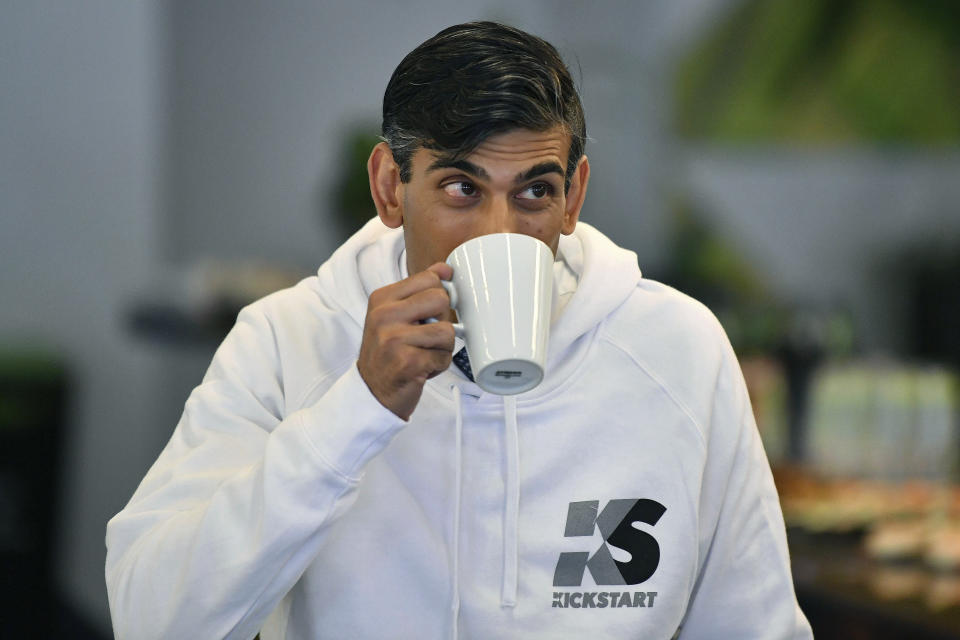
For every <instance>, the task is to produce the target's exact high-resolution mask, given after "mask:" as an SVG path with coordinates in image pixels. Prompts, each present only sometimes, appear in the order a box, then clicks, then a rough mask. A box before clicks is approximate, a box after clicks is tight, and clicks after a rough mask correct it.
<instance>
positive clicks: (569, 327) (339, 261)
mask: <svg viewBox="0 0 960 640" xmlns="http://www.w3.org/2000/svg"><path fill="white" fill-rule="evenodd" d="M403 249H404V244H403V230H402V229H390V228H388V227H387V226H386V225H384V224H383V223H382V222H381V221H380V219H379V218H373V219H371V220H370V221H369V222H367V224H365V225H364V226H363V228H361V229H360V230H359V231H357V233H355V234H354V235H353V236H352V237H351V238H350V239H349V240H347V241H346V242H345V243H344V244H343V245H342V246H341V247H340V248H339V249H337V251H336V252H334V254H333V255H332V256H331V257H330V259H329V260H327V262H325V263H324V264H323V266H321V267H320V270H319V272H318V274H317V275H318V278H319V285H320V290H321V296H322V297H323V298H324V300H325V302H326V303H327V304H328V305H330V306H332V307H339V308H342V309H344V310H345V311H346V312H347V313H348V314H349V316H350V317H351V318H352V319H353V321H354V322H356V323H357V325H358V326H360V327H363V324H364V320H365V318H366V313H367V300H368V298H369V296H370V294H371V293H372V292H373V291H374V290H376V289H379V288H380V287H383V286H386V285H388V284H391V283H394V282H397V281H398V280H400V278H401V276H400V268H399V260H400V254H401V253H402V252H403ZM558 254H559V255H560V256H563V258H564V259H565V260H566V261H567V263H568V265H569V266H570V268H571V269H572V270H573V271H574V273H576V274H577V276H578V278H579V284H578V285H577V290H576V292H575V293H574V294H573V296H572V297H571V299H570V301H569V303H568V304H567V306H566V308H565V309H564V311H563V313H562V314H561V315H560V317H559V318H557V319H555V322H554V324H553V326H552V327H551V329H550V342H549V351H548V355H547V370H548V371H549V370H550V368H551V367H550V365H551V363H555V362H556V361H557V359H558V358H559V357H561V355H562V354H563V353H565V352H566V351H567V350H568V348H569V347H570V345H572V344H573V342H574V341H576V340H577V338H579V337H580V336H582V335H583V334H585V333H587V332H588V331H590V330H592V329H593V328H594V327H595V326H597V324H599V323H600V322H601V321H602V320H603V319H604V318H606V317H607V316H608V315H609V314H610V313H611V312H612V311H613V310H614V309H616V308H617V307H618V306H620V305H621V304H622V303H623V302H624V301H625V300H626V299H627V297H628V296H629V295H630V293H631V292H632V291H633V290H634V289H635V288H636V286H637V284H638V283H639V281H640V278H641V275H640V269H639V267H638V266H637V255H636V254H635V253H634V252H633V251H628V250H626V249H623V248H620V247H618V246H617V245H615V244H614V243H613V242H612V241H611V240H610V239H609V238H607V237H606V236H605V235H603V234H602V233H600V232H599V231H597V230H596V229H595V228H593V227H592V226H590V225H589V224H587V223H585V222H579V223H577V227H576V230H575V231H574V233H573V234H571V235H569V236H561V237H560V246H559V250H558Z"/></svg>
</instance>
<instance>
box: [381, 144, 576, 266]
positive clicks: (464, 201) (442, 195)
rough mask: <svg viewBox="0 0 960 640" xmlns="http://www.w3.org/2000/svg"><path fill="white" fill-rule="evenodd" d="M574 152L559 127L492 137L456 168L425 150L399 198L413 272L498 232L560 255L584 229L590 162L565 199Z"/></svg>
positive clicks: (414, 162) (415, 158)
mask: <svg viewBox="0 0 960 640" xmlns="http://www.w3.org/2000/svg"><path fill="white" fill-rule="evenodd" d="M569 149H570V136H569V135H568V134H567V133H566V132H565V131H564V130H563V129H562V128H560V127H557V128H555V129H551V130H549V131H543V132H536V131H530V130H527V129H515V130H512V131H508V132H506V133H502V134H498V135H494V136H491V137H490V138H488V139H487V140H486V141H484V142H483V143H482V144H480V146H478V147H477V148H476V149H475V150H474V151H473V153H471V154H470V155H469V156H467V157H466V158H465V159H464V160H461V161H458V162H454V163H452V164H451V163H448V162H445V161H443V160H441V159H440V156H439V154H437V153H436V152H434V151H431V150H429V149H420V150H418V151H417V152H416V153H415V154H414V156H413V158H412V163H411V179H410V181H409V182H407V183H401V184H400V185H399V193H398V194H397V195H398V196H399V198H398V202H397V204H398V208H399V213H400V214H401V215H402V224H403V234H404V240H405V243H406V248H407V268H408V270H409V271H410V273H411V274H414V273H418V272H420V271H423V270H424V269H426V268H427V267H429V266H430V265H431V264H434V263H436V262H443V261H444V260H446V258H447V256H448V255H449V254H450V252H451V251H453V250H454V249H455V248H456V247H457V246H459V245H460V244H462V243H464V242H466V241H467V240H470V239H472V238H476V237H478V236H482V235H486V234H490V233H501V232H509V233H522V234H525V235H528V236H533V237H534V238H537V239H539V240H541V241H543V242H544V243H545V244H546V245H547V246H549V247H550V248H551V250H552V251H553V252H554V254H556V251H557V244H558V242H559V238H560V234H561V233H563V234H570V233H573V230H574V227H575V226H576V223H577V217H578V215H579V213H580V205H581V204H582V202H583V192H585V190H586V181H587V178H588V176H589V165H587V164H586V158H585V157H584V158H582V159H581V166H580V168H578V171H577V172H576V175H575V176H574V177H573V180H572V181H571V187H570V192H569V193H567V194H565V193H564V171H565V168H566V166H567V154H568V153H569Z"/></svg>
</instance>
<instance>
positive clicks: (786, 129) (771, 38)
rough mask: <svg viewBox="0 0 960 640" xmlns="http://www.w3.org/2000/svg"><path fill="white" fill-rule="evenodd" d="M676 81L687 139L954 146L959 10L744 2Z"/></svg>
mask: <svg viewBox="0 0 960 640" xmlns="http://www.w3.org/2000/svg"><path fill="white" fill-rule="evenodd" d="M676 80H677V82H676V105H677V123H676V124H677V128H678V130H679V131H680V133H681V134H682V135H684V136H686V137H690V138H704V139H710V140H716V141H722V142H761V141H763V142H769V141H773V142H790V143H812V144H822V143H842V142H852V141H867V142H880V143H912V144H944V143H949V144H953V143H957V142H960V3H956V2H934V1H932V0H926V1H924V0H919V1H918V0H913V1H909V0H747V1H746V2H744V3H743V4H742V5H740V7H739V8H738V9H737V10H736V11H734V12H733V13H732V14H731V16H730V17H729V19H728V20H727V21H725V22H723V23H721V24H720V25H719V26H718V27H717V28H716V29H715V30H714V31H713V32H712V33H710V34H708V36H707V37H706V38H705V40H704V41H703V42H702V44H701V45H700V46H698V47H697V48H696V49H695V50H694V51H693V52H692V53H691V54H690V55H689V56H688V57H687V58H686V59H685V60H684V61H683V62H682V64H681V65H680V68H679V72H678V75H677V79H676Z"/></svg>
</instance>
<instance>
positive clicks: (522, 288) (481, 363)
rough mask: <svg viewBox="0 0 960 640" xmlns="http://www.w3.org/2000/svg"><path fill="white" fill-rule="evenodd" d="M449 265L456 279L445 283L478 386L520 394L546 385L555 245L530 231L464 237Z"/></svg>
mask: <svg viewBox="0 0 960 640" xmlns="http://www.w3.org/2000/svg"><path fill="white" fill-rule="evenodd" d="M447 264H449V265H450V266H451V267H453V279H452V281H450V282H444V283H443V285H444V288H445V289H446V290H447V293H448V294H449V295H450V306H451V307H452V308H453V309H455V310H456V312H457V316H458V317H459V320H460V322H459V324H458V325H454V328H455V329H456V330H457V335H459V336H462V337H463V338H464V340H465V341H466V343H467V354H468V355H469V356H470V368H471V369H472V371H473V378H474V380H475V381H476V383H477V385H479V386H480V388H481V389H483V390H484V391H489V392H490V393H496V394H500V395H513V394H516V393H522V392H524V391H528V390H530V389H532V388H534V387H535V386H537V385H538V384H540V381H541V380H543V367H544V363H545V361H546V358H547V340H548V338H549V335H550V313H551V310H552V303H553V252H552V251H551V250H550V247H548V246H547V245H546V244H544V243H543V242H541V241H540V240H537V239H536V238H533V237H531V236H527V235H523V234H518V233H494V234H490V235H486V236H479V237H477V238H473V239H472V240H468V241H467V242H464V243H463V244H462V245H460V246H459V247H457V248H456V249H454V250H453V252H451V253H450V255H449V257H447Z"/></svg>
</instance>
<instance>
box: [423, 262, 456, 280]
mask: <svg viewBox="0 0 960 640" xmlns="http://www.w3.org/2000/svg"><path fill="white" fill-rule="evenodd" d="M426 270H427V271H430V272H433V273H435V274H437V275H438V276H439V277H440V279H441V280H449V279H450V278H452V277H453V267H451V266H450V265H448V264H447V263H446V262H435V263H433V264H432V265H430V266H429V267H427V269H426Z"/></svg>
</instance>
